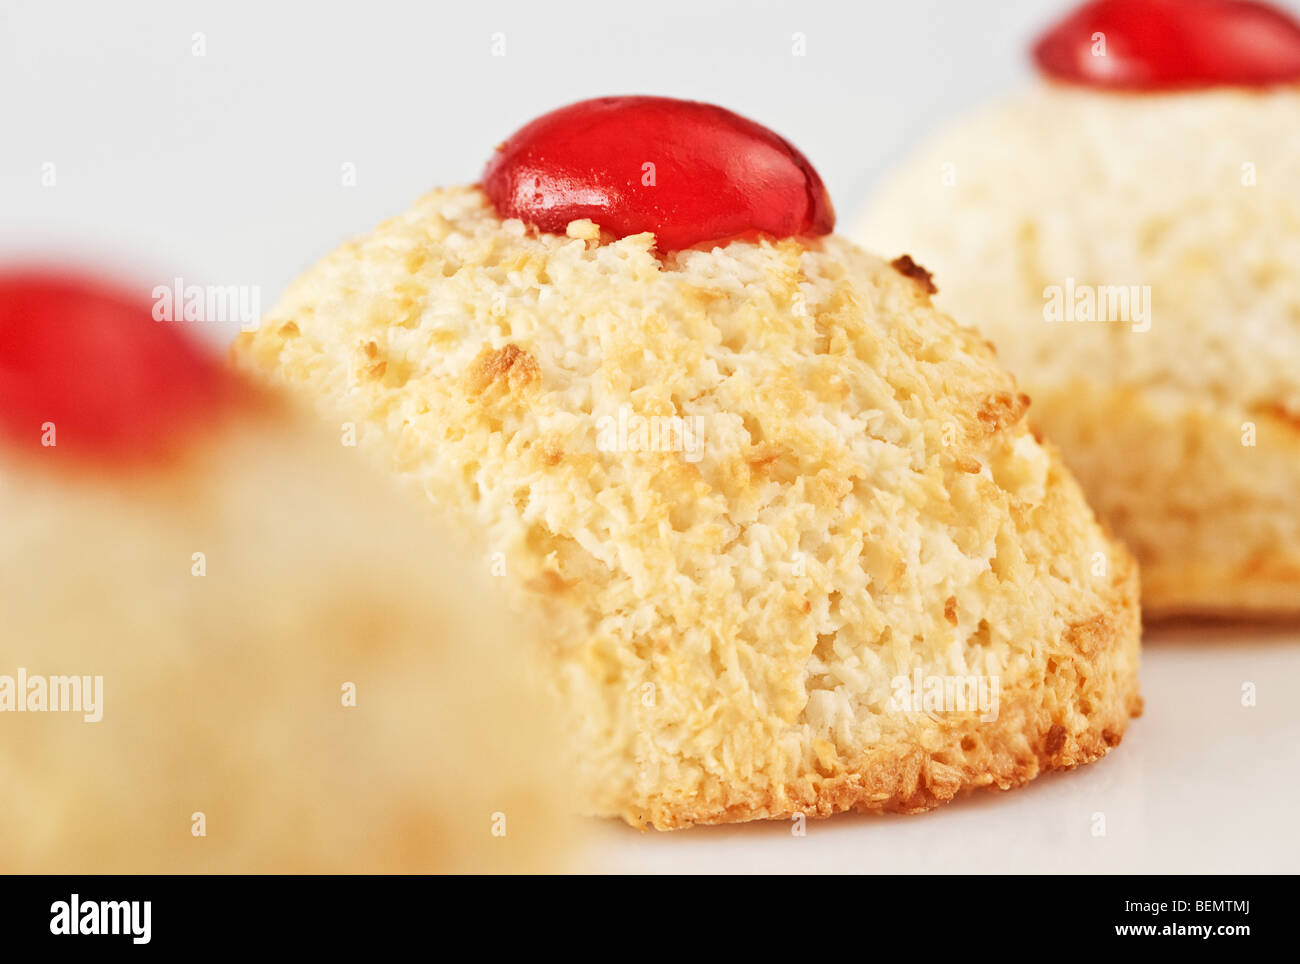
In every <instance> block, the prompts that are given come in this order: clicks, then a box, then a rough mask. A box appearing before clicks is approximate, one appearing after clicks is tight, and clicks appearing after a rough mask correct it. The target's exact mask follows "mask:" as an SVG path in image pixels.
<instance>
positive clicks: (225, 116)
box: [0, 0, 1300, 872]
mask: <svg viewBox="0 0 1300 964" xmlns="http://www.w3.org/2000/svg"><path fill="white" fill-rule="evenodd" d="M1064 6H1065V4H1062V3H1057V2H1053V0H995V2H994V0H990V2H987V3H978V2H965V0H946V2H940V0H908V2H906V3H899V2H897V0H887V2H843V3H817V2H808V0H795V2H782V3H764V2H742V3H716V2H714V3H709V2H703V0H685V2H683V0H673V2H659V3H654V4H640V3H613V2H609V0H586V2H563V0H553V2H547V3H542V2H535V0H528V2H522V3H510V4H489V3H479V2H472V3H471V2H464V3H457V4H450V3H441V2H421V3H405V4H399V3H389V2H374V0H370V2H366V3H362V4H310V5H309V4H300V5H290V4H271V3H268V2H265V0H254V2H248V0H242V2H212V3H201V4H194V3H176V2H170V0H151V2H137V3H132V4H129V5H126V4H104V3H98V2H96V3H79V4H67V3H54V2H49V0H40V2H26V0H5V2H4V3H3V5H0V138H2V139H3V140H2V143H3V148H4V149H3V150H0V259H2V258H3V257H4V256H6V255H8V256H10V257H13V256H15V255H18V254H23V255H30V254H32V253H33V252H39V251H44V252H46V253H48V254H57V255H59V256H60V257H67V256H70V255H71V254H73V253H75V254H76V256H78V257H80V258H83V259H91V260H95V261H105V262H109V263H115V264H120V265H124V266H127V269H128V270H130V271H131V272H132V273H134V274H137V275H139V276H141V277H142V278H143V279H144V283H147V284H149V285H150V286H152V285H153V284H155V283H159V282H162V281H169V280H170V279H171V278H173V277H174V276H177V275H180V276H182V277H183V278H184V279H185V280H186V281H187V282H189V283H197V284H220V285H254V286H259V287H260V289H261V292H262V307H263V309H266V308H269V306H270V303H271V302H272V301H273V299H274V298H275V296H276V295H277V294H278V292H279V291H280V289H281V288H282V287H283V286H284V285H285V284H286V283H287V282H288V281H289V279H290V278H291V277H292V276H293V275H294V274H295V273H296V272H298V271H299V270H300V269H301V268H303V267H305V266H306V265H307V264H309V263H310V262H311V261H313V260H314V259H315V258H317V257H319V256H320V255H322V254H324V253H325V252H326V251H328V250H329V249H331V248H332V247H334V246H335V244H337V243H338V242H339V241H340V240H341V239H343V238H344V237H346V236H348V235H350V234H355V233H358V232H361V231H364V230H366V229H368V228H369V227H371V226H372V225H373V224H375V223H377V222H378V221H380V220H382V219H383V218H385V217H387V216H389V215H391V214H395V213H397V212H398V211H400V210H402V209H403V208H404V207H406V205H407V204H408V202H409V201H410V200H411V199H412V198H414V197H415V196H417V195H419V194H420V193H422V192H424V191H425V190H427V189H429V188H430V187H433V186H435V185H438V184H445V183H458V182H466V181H472V180H474V179H475V178H476V177H477V176H478V174H479V172H480V171H481V169H482V165H483V163H484V162H485V160H486V159H487V157H488V155H489V153H490V151H491V149H492V147H493V146H494V145H495V144H497V143H498V142H499V141H500V140H501V139H502V138H503V137H505V136H506V135H508V134H509V133H510V132H511V131H512V130H514V129H515V128H516V127H518V126H519V125H520V124H521V123H523V122H524V121H526V120H527V119H529V118H530V117H532V116H534V115H535V114H537V113H540V112H542V111H545V110H547V109H550V108H552V107H556V106H559V105H560V104H563V103H566V102H569V101H572V100H577V99H581V98H585V97H591V96H596V95H599V94H608V93H658V94H668V95H675V96H684V97H691V98H696V99H700V100H708V101H714V102H717V103H720V104H723V105H726V106H728V107H731V108H733V109H735V110H738V111H740V112H741V113H744V114H747V115H749V116H751V117H753V118H755V119H757V120H759V121H761V122H763V123H766V124H768V125H769V126H771V127H773V128H774V129H776V130H777V131H779V132H780V133H782V134H784V135H785V136H787V137H788V138H790V139H791V140H792V141H794V142H795V143H796V144H798V145H799V146H800V147H801V148H802V149H803V150H804V151H805V152H806V153H807V154H808V156H809V157H810V158H811V159H812V160H813V162H814V164H816V165H817V167H818V169H819V170H820V171H821V173H822V175H823V177H824V178H825V180H826V182H827V184H828V186H829V188H830V190H831V193H832V197H833V198H834V201H835V203H836V206H837V208H838V210H839V211H840V213H841V220H842V223H843V222H847V221H848V220H850V219H851V218H852V217H854V216H855V213H856V210H857V208H858V206H859V205H860V203H861V202H862V200H863V198H864V197H865V195H866V192H867V190H868V188H869V186H870V184H871V182H872V179H873V178H874V177H876V176H877V175H878V174H880V173H881V171H883V170H884V168H885V167H886V166H887V165H889V164H891V163H893V162H894V161H896V160H897V159H898V158H899V157H901V156H902V155H903V153H904V152H906V151H907V150H908V149H909V148H910V147H911V146H912V145H913V144H914V142H915V141H916V139H917V138H918V137H920V136H922V135H923V134H924V133H925V132H926V131H927V130H929V129H930V128H931V127H932V126H933V125H935V124H937V123H940V122H941V121H943V120H944V119H946V118H948V117H950V116H951V115H953V114H954V113H956V112H958V111H960V110H964V109H966V108H968V107H971V106H974V105H976V104H978V103H981V102H982V101H984V100H986V99H987V98H988V97H990V96H992V95H994V94H996V93H997V92H999V91H1002V90H1009V89H1011V88H1013V87H1014V86H1015V85H1016V84H1017V83H1020V82H1022V81H1023V80H1024V78H1026V77H1027V76H1028V75H1029V71H1028V67H1027V61H1026V56H1025V53H1024V51H1025V46H1026V42H1027V40H1028V38H1030V37H1031V36H1032V35H1033V33H1034V32H1035V31H1036V30H1037V29H1038V28H1039V27H1040V26H1042V25H1043V24H1044V23H1046V22H1048V21H1050V20H1051V19H1052V18H1053V17H1054V16H1055V14H1056V12H1058V11H1060V10H1061V9H1063V7H1064ZM496 32H500V33H504V34H505V39H506V56H504V57H493V56H492V55H491V43H492V34H493V33H496ZM796 32H798V33H803V34H804V35H805V36H806V45H807V55H806V56H804V57H795V56H792V52H791V51H792V44H793V34H795V33H796ZM195 33H202V34H204V35H205V42H206V47H207V53H206V56H204V57H195V56H192V54H191V48H192V44H193V35H194V34H195ZM47 161H49V162H53V163H54V164H55V171H56V178H57V181H56V184H55V185H54V186H53V187H43V186H42V185H41V174H42V165H43V164H44V163H45V162H47ZM348 162H350V163H353V164H355V165H356V169H357V186H356V187H351V188H348V187H344V186H342V183H341V180H342V179H341V166H342V165H343V164H344V163H348ZM205 334H206V335H207V336H208V337H210V338H211V339H212V340H213V341H214V342H220V341H222V340H223V339H224V338H225V337H227V335H228V334H229V331H228V330H208V331H206V332H205ZM1246 681H1253V682H1255V683H1256V684H1257V685H1258V687H1259V697H1258V701H1259V705H1258V706H1257V707H1255V708H1253V709H1244V708H1242V707H1241V705H1240V704H1241V686H1242V683H1243V682H1246ZM1298 685H1300V628H1297V629H1296V630H1293V631H1289V632H1277V631H1261V630H1258V629H1256V630H1251V629H1228V628H1199V629H1198V628H1184V629H1180V630H1177V631H1173V632H1170V631H1167V630H1166V631H1160V632H1158V633H1153V634H1151V636H1150V639H1149V647H1148V650H1147V655H1146V662H1145V667H1144V672H1143V687H1144V692H1145V695H1146V699H1147V713H1146V715H1145V716H1144V717H1143V718H1142V719H1140V720H1138V721H1136V722H1135V723H1134V724H1133V726H1132V728H1131V729H1130V731H1129V733H1128V735H1127V736H1126V737H1125V739H1124V742H1123V744H1122V745H1121V746H1120V747H1119V748H1118V749H1117V750H1116V751H1115V752H1114V753H1113V754H1112V755H1111V756H1110V757H1109V758H1107V759H1106V760H1104V761H1102V762H1101V763H1099V764H1096V765H1094V766H1091V767H1087V768H1085V769H1083V770H1080V771H1077V772H1074V773H1071V774H1065V775H1056V776H1051V777H1048V778H1045V779H1042V780H1039V781H1036V782H1035V783H1033V784H1031V785H1030V786H1029V787H1027V788H1025V789H1022V790H1019V791H1016V792H1015V793H1013V794H1006V795H992V794H981V795H977V796H975V797H971V798H967V799H965V800H963V801H961V802H959V803H957V804H955V805H951V806H948V807H945V808H943V809H941V810H939V811H937V812H935V813H932V814H929V815H926V816H921V817H888V818H866V817H857V816H844V817H839V818H836V819H833V820H831V821H824V822H813V823H810V824H809V825H808V832H807V836H806V837H803V838H795V837H792V836H791V835H790V832H789V826H788V825H785V824H765V825H751V826H745V827H737V828H722V829H717V828H704V829H696V830H691V831H686V832H682V833H677V834H672V835H666V836H665V835H660V834H650V835H645V836H642V835H639V834H636V833H635V832H632V831H626V830H621V829H619V828H617V827H614V826H612V825H608V824H602V825H596V826H595V831H596V833H597V834H598V835H599V837H600V838H601V841H602V845H603V851H604V853H605V855H606V856H605V860H606V862H607V864H608V866H610V867H613V868H619V869H633V870H647V871H672V870H681V871H686V870H718V871H723V870H733V871H754V870H776V869H780V870H802V871H824V870H841V871H914V872H929V871H956V870H969V871H986V872H987V871H1004V870H1045V871H1067V870H1083V871H1107V870H1136V871H1198V870H1200V871H1208V870H1224V871H1227V870H1238V871H1262V870H1289V871H1292V872H1294V871H1297V870H1300V857H1298V855H1297V852H1298V850H1300V837H1298V836H1297V833H1296V830H1295V819H1294V814H1295V799H1296V796H1297V791H1300V776H1298V772H1300V768H1298V767H1297V760H1298V758H1300V754H1298V753H1297V751H1296V745H1297V743H1298V742H1300V722H1298V720H1300V715H1298V714H1297V712H1296V688H1297V686H1298ZM1098 812H1101V813H1104V814H1105V818H1106V836H1105V837H1093V836H1092V833H1091V827H1092V825H1093V814H1095V813H1098Z"/></svg>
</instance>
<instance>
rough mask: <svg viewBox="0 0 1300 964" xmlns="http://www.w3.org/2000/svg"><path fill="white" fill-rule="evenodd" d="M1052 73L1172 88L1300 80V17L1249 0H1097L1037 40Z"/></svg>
mask: <svg viewBox="0 0 1300 964" xmlns="http://www.w3.org/2000/svg"><path fill="white" fill-rule="evenodd" d="M1034 59H1035V61H1037V63H1038V66H1039V68H1040V69H1041V70H1042V71H1043V72H1044V73H1045V74H1047V75H1048V76H1050V77H1054V78H1056V79H1057V80H1063V81H1067V82H1069V83H1073V84H1080V85H1083V86H1088V87H1099V88H1105V89H1112V90H1131V91H1167V90H1178V89H1189V88H1203V87H1217V86H1237V87H1267V86H1273V85H1277V84H1288V83H1297V82H1300V22H1297V21H1296V20H1295V18H1293V17H1292V16H1290V15H1289V14H1287V13H1285V12H1284V11H1281V10H1278V9H1276V8H1275V7H1271V6H1268V5H1267V4H1263V3H1252V2H1246V0H1094V2H1092V3H1085V4H1084V5H1083V6H1081V7H1079V8H1078V9H1077V10H1075V11H1074V12H1073V13H1071V14H1070V15H1069V16H1067V17H1066V18H1065V19H1064V20H1062V21H1061V22H1060V23H1058V24H1056V25H1055V26H1054V27H1052V28H1051V29H1050V30H1048V31H1047V32H1046V33H1045V34H1043V35H1042V36H1041V37H1040V38H1039V39H1038V42H1037V43H1036V44H1035V45H1034Z"/></svg>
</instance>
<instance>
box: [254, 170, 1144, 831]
mask: <svg viewBox="0 0 1300 964" xmlns="http://www.w3.org/2000/svg"><path fill="white" fill-rule="evenodd" d="M235 355H236V357H237V358H238V359H239V360H240V361H241V362H242V363H243V364H244V365H245V366H247V368H248V369H249V370H250V371H253V372H257V373H261V375H262V376H263V377H265V378H267V379H268V380H269V381H270V382H272V383H274V384H276V385H279V386H283V387H284V388H286V389H287V390H289V391H290V392H293V393H297V395H298V396H299V397H301V398H303V399H304V400H307V401H309V402H310V403H311V404H313V405H315V406H316V407H317V408H318V409H319V410H320V411H321V412H323V413H325V415H326V417H327V418H328V419H329V420H330V421H331V422H335V423H338V424H342V423H350V424H355V425H356V426H358V428H359V431H360V441H361V445H362V446H363V447H364V448H366V449H368V450H369V451H370V452H371V453H372V454H373V455H374V456H375V457H377V458H378V460H379V461H380V462H381V463H382V464H384V465H386V466H387V468H388V469H389V470H390V471H391V472H393V473H394V474H395V475H397V476H399V477H401V478H403V479H405V480H407V481H408V483H409V484H410V485H411V486H413V487H414V488H416V489H418V490H420V491H422V492H423V493H425V494H426V495H428V496H429V497H431V498H432V499H433V500H434V501H435V502H437V503H438V504H440V505H441V506H444V507H450V508H451V509H452V510H453V511H454V512H455V513H456V514H457V515H458V516H459V517H460V518H461V519H462V520H463V522H464V523H465V524H466V525H467V526H469V527H470V528H472V529H474V530H475V531H478V532H481V533H486V534H487V535H488V538H489V541H490V543H491V545H492V547H493V548H494V551H495V552H496V553H499V554H500V555H499V556H497V557H496V559H497V562H498V563H499V566H500V569H499V571H501V572H502V573H503V574H504V577H503V584H504V586H505V587H506V588H507V589H508V591H509V593H510V595H511V598H512V599H513V601H514V605H515V606H517V607H520V608H521V609H522V610H523V611H532V610H542V611H545V612H547V613H548V615H549V618H551V619H552V620H553V621H554V622H553V624H552V625H553V630H552V633H551V640H550V644H549V646H548V649H547V652H548V656H549V659H550V661H551V663H552V665H553V667H554V671H555V678H556V682H557V686H558V687H559V689H560V691H561V693H562V695H563V701H564V703H565V704H566V705H567V706H568V707H569V708H570V710H571V717H572V725H573V729H574V731H575V734H576V739H577V741H578V753H577V755H578V757H579V758H580V760H581V764H582V777H583V779H582V784H583V792H584V794H585V799H586V809H588V810H589V811H591V812H593V813H596V814H602V815H617V816H621V817H623V818H624V819H625V820H626V821H628V822H629V823H631V824H633V825H635V826H645V825H652V826H654V827H657V828H661V829H667V828H676V827H685V826H689V825H691V824H695V823H719V822H728V821H740V820H749V819H754V818H762V817H781V816H786V815H790V814H794V813H804V814H808V815H817V816H824V815H828V814H832V813H835V812H837V811H844V810H850V809H857V810H865V811H903V812H914V811H921V810H926V809H928V808H931V807H933V806H935V805H937V804H939V803H942V802H944V801H947V800H950V799H952V798H953V797H955V796H957V795H958V794H960V793H962V792H963V791H966V790H969V789H971V788H975V787H999V788H1009V787H1013V786H1017V785H1019V784H1022V783H1024V782H1025V781H1027V780H1029V779H1031V778H1033V777H1034V776H1036V775H1038V774H1039V773H1042V772H1044V771H1046V770H1052V769H1058V768H1068V767H1073V766H1076V765H1078V764H1082V763H1087V762H1089V761H1092V760H1095V759H1097V758H1099V757H1101V756H1102V755H1104V754H1106V753H1107V752H1108V751H1109V750H1110V749H1111V748H1112V747H1114V746H1115V745H1116V744H1118V743H1119V741H1120V737H1121V736H1122V734H1123V733H1124V730H1125V727H1126V725H1127V723H1128V720H1129V718H1130V716H1132V715H1134V714H1136V713H1137V712H1138V711H1139V708H1140V698H1139V696H1138V683H1137V671H1138V639H1139V616H1138V603H1137V594H1138V583H1137V575H1136V569H1135V567H1134V565H1133V563H1132V561H1131V559H1130V558H1129V556H1128V555H1127V554H1126V552H1125V551H1124V550H1123V548H1121V547H1120V546H1119V545H1118V544H1117V543H1115V542H1113V541H1112V540H1110V539H1109V538H1107V536H1106V534H1105V533H1104V532H1103V530H1102V529H1101V527H1100V526H1099V525H1098V523H1097V522H1096V521H1095V520H1094V517H1093V515H1092V513H1091V511H1090V510H1089V508H1088V506H1087V505H1086V503H1085V502H1084V500H1083V497H1082V495H1081V494H1080V491H1079V489H1078V487H1077V485H1076V484H1075V482H1074V481H1073V480H1072V479H1071V477H1070V476H1069V474H1068V473H1067V472H1066V471H1065V469H1064V468H1063V467H1062V465H1061V463H1060V461H1059V459H1058V458H1057V456H1056V454H1055V453H1054V451H1053V450H1052V449H1051V448H1050V447H1049V446H1046V445H1044V444H1042V443H1040V442H1039V441H1037V440H1036V439H1035V437H1034V435H1033V434H1032V433H1031V431H1030V429H1029V427H1028V425H1027V423H1026V417H1025V416H1026V409H1027V406H1028V399H1027V398H1026V397H1025V396H1024V395H1023V394H1022V393H1021V392H1020V390H1019V389H1018V387H1017V385H1016V383H1015V381H1014V380H1013V379H1012V378H1011V376H1009V375H1008V374H1006V373H1005V372H1004V371H1003V370H1002V369H1001V368H999V367H998V365H997V363H996V361H995V359H994V355H993V352H992V350H991V349H990V348H989V346H988V345H987V344H985V342H984V341H983V340H982V339H981V338H980V337H978V336H976V335H975V334H974V333H973V332H971V331H969V330H967V329H964V328H961V327H959V326H958V325H956V324H954V323H953V321H952V320H951V319H949V318H948V317H947V316H946V315H944V314H942V313H940V312H939V311H936V310H935V309H934V307H933V306H932V305H931V303H930V297H929V294H928V290H927V278H926V276H925V275H924V272H923V271H922V270H921V269H920V268H919V267H918V266H915V265H913V264H911V263H910V262H906V261H899V262H898V263H897V265H896V266H891V265H890V264H887V263H885V262H883V261H881V260H879V259H878V258H875V257H873V256H871V255H869V254H867V253H865V252H863V251H862V250H861V249H859V248H858V247H856V246H855V245H853V244H852V243H850V242H847V241H845V240H843V239H841V238H838V237H834V236H829V237H819V238H801V239H788V240H780V241H772V240H755V241H732V242H731V243H729V244H726V245H723V246H715V247H713V248H711V249H708V250H685V251H680V252H677V253H675V254H668V255H663V254H662V253H660V252H657V251H656V249H655V238H654V237H653V236H652V235H651V234H649V233H641V234H634V235H630V236H627V237H623V238H621V239H614V238H611V237H610V236H609V235H608V234H605V235H602V234H601V232H600V231H599V229H598V228H597V227H596V226H595V225H594V224H593V223H592V222H591V221H589V220H577V221H574V222H572V223H570V224H569V225H568V228H567V232H566V235H564V236H562V235H559V234H555V233H547V232H544V231H537V230H534V229H532V228H529V227H526V226H525V225H524V223H522V222H521V221H520V220H518V219H511V218H507V219H502V218H501V217H500V216H498V214H497V212H496V210H495V209H494V207H493V205H492V203H490V202H489V200H488V199H487V197H485V195H484V194H483V193H482V192H481V191H480V190H478V189H476V188H455V189H451V190H439V191H435V192H433V193H431V194H429V195H427V196H426V197H424V198H422V199H421V200H420V201H419V202H417V203H416V204H415V206H414V207H413V208H412V209H411V210H409V211H408V212H406V213H405V214H403V215H401V216H399V217H397V218H394V219H392V220H390V221H388V222H386V223H384V224H383V225H381V226H380V227H379V228H378V229H377V230H376V231H375V232H374V233H372V234H370V235H369V236H367V237H364V238H361V239H359V240H357V241H353V242H350V243H348V244H345V245H343V246H342V247H341V248H339V249H338V250H336V251H335V252H334V253H333V254H331V255H329V256H328V257H326V258H325V259H324V260H323V261H321V262H320V263H319V264H318V265H316V266H315V267H314V268H312V269H310V270H309V271H308V272H307V273H306V274H305V275H303V276H302V277H301V278H299V279H298V280H297V281H296V282H295V283H294V284H293V285H292V286H291V287H290V288H289V289H288V291H287V292H286V293H285V295H284V296H283V298H282V300H281V301H280V303H279V305H278V307H276V309H275V310H274V311H273V312H272V313H270V315H269V316H267V317H266V318H264V320H263V323H262V326H261V328H260V329H259V330H258V331H257V332H255V333H249V334H245V335H242V336H240V338H239V339H238V341H237V343H236V345H235Z"/></svg>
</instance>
